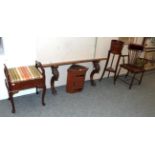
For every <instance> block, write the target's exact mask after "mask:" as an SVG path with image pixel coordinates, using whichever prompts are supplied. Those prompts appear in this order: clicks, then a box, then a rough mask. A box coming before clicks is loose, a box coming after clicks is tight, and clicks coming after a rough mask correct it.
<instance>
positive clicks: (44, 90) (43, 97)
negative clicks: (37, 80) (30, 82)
mask: <svg viewBox="0 0 155 155" xmlns="http://www.w3.org/2000/svg"><path fill="white" fill-rule="evenodd" d="M45 93H46V86H44V88H43V92H42V105H43V106H45V102H44V99H45Z"/></svg>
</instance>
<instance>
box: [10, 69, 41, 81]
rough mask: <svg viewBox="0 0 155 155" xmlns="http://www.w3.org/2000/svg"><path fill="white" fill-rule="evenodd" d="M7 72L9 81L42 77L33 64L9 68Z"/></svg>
mask: <svg viewBox="0 0 155 155" xmlns="http://www.w3.org/2000/svg"><path fill="white" fill-rule="evenodd" d="M8 74H9V77H10V81H11V83H18V82H23V81H29V80H34V79H41V78H43V76H42V74H41V73H40V71H39V70H38V69H37V68H36V67H35V66H23V67H17V68H9V69H8Z"/></svg>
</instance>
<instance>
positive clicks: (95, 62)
mask: <svg viewBox="0 0 155 155" xmlns="http://www.w3.org/2000/svg"><path fill="white" fill-rule="evenodd" d="M104 60H107V58H95V59H84V60H75V61H64V62H56V63H49V64H43V67H44V68H47V67H50V68H51V71H52V77H51V91H52V94H53V95H56V94H57V91H56V88H55V81H58V79H59V76H60V74H59V70H58V68H59V66H63V65H75V64H79V63H88V62H91V63H92V64H93V71H92V72H91V74H90V82H91V85H92V86H95V85H96V84H95V81H94V75H95V74H97V73H99V71H100V64H99V63H100V61H104Z"/></svg>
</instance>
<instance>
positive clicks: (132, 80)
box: [129, 73, 136, 89]
mask: <svg viewBox="0 0 155 155" xmlns="http://www.w3.org/2000/svg"><path fill="white" fill-rule="evenodd" d="M135 76H136V73H134V74H133V77H132V79H131V83H130V85H129V89H131V87H132V85H133V81H134V79H135Z"/></svg>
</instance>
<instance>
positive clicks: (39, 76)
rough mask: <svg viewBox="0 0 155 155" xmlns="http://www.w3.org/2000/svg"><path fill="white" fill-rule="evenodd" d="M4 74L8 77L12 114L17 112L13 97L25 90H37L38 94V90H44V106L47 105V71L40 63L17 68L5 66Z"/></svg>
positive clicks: (7, 85)
mask: <svg viewBox="0 0 155 155" xmlns="http://www.w3.org/2000/svg"><path fill="white" fill-rule="evenodd" d="M4 73H5V76H6V80H5V83H6V87H7V90H8V95H9V100H10V102H11V105H12V113H15V112H16V109H15V105H14V100H13V95H14V94H15V93H18V92H19V91H20V90H24V89H29V88H36V93H38V88H42V89H43V93H42V105H43V106H44V105H45V102H44V97H45V93H46V85H45V71H44V68H43V66H42V64H41V63H40V62H37V61H36V64H35V66H24V67H16V68H7V66H6V65H4Z"/></svg>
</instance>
